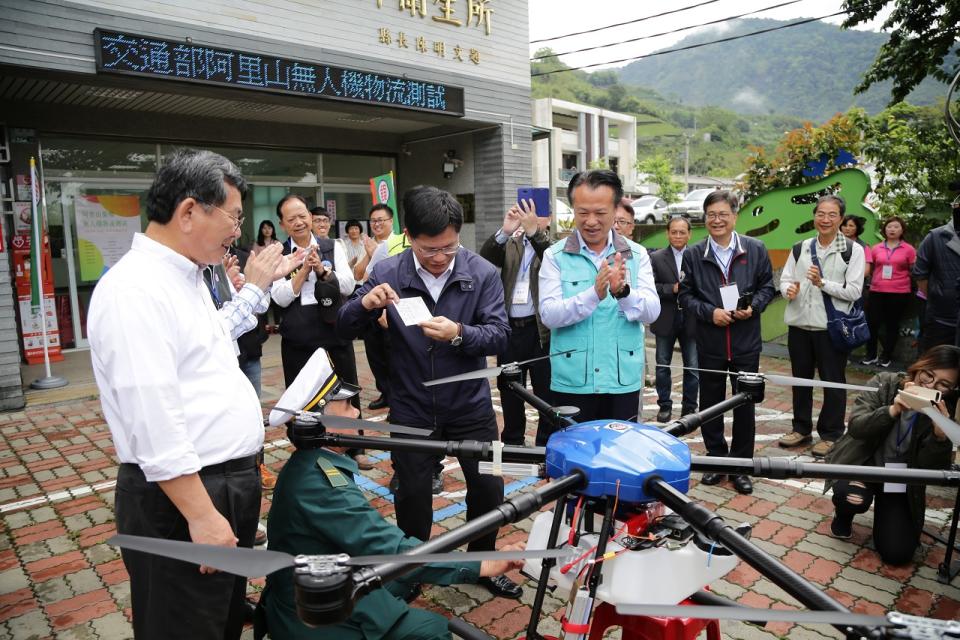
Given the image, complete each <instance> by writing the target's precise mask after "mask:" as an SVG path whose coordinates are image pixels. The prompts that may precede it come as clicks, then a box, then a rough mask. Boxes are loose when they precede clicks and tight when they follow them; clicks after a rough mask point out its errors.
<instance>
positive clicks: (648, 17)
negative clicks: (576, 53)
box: [530, 0, 719, 44]
mask: <svg viewBox="0 0 960 640" xmlns="http://www.w3.org/2000/svg"><path fill="white" fill-rule="evenodd" d="M714 2H719V0H707V1H706V2H701V3H699V4H692V5H690V6H689V7H681V8H679V9H672V10H670V11H664V12H663V13H657V14H655V15H652V16H646V17H644V18H637V19H636V20H628V21H626V22H618V23H616V24H608V25H607V26H605V27H597V28H596V29H587V30H586V31H576V32H574V33H565V34H563V35H562V36H553V37H552V38H542V39H540V40H531V41H530V44H539V43H541V42H549V41H550V40H559V39H561V38H569V37H571V36H581V35H583V34H585V33H596V32H597V31H603V30H604V29H612V28H613V27H622V26H624V25H627V24H636V23H637V22H643V21H644V20H652V19H654V18H661V17H663V16H669V15H670V14H672V13H680V12H681V11H687V10H689V9H696V8H697V7H702V6H704V5H708V4H713V3H714Z"/></svg>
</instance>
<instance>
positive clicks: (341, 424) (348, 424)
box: [322, 415, 433, 438]
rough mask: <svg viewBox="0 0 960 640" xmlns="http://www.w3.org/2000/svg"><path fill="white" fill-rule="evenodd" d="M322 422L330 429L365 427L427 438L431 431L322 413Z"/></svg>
mask: <svg viewBox="0 0 960 640" xmlns="http://www.w3.org/2000/svg"><path fill="white" fill-rule="evenodd" d="M322 420H323V424H324V425H326V426H328V427H330V428H331V429H358V430H359V429H366V430H369V431H383V432H384V433H402V434H405V435H408V436H420V437H423V438H427V437H429V436H430V434H431V433H433V432H432V431H430V430H429V429H417V428H416V427H404V426H403V425H399V424H390V423H389V422H373V421H372V420H360V419H358V418H346V417H344V416H331V415H324V416H323V418H322Z"/></svg>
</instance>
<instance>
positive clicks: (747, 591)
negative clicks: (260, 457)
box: [0, 347, 960, 640]
mask: <svg viewBox="0 0 960 640" xmlns="http://www.w3.org/2000/svg"><path fill="white" fill-rule="evenodd" d="M361 349H362V347H361ZM358 359H359V360H360V365H361V383H362V384H363V385H364V386H365V388H372V384H370V383H371V379H370V375H369V371H368V370H367V369H366V366H365V363H364V361H363V357H362V356H361V357H359V358H358ZM277 365H278V360H277V358H276V357H275V354H274V355H273V356H271V357H267V358H265V370H264V404H265V406H269V404H270V401H271V400H274V399H275V398H276V397H277V396H278V395H279V393H280V392H281V390H282V386H281V385H282V376H281V372H280V369H279V367H278V366H277ZM762 366H763V368H764V370H765V371H770V372H774V371H777V372H784V371H787V369H788V368H789V365H788V363H787V362H786V361H783V360H777V359H773V358H767V357H764V358H763V360H762ZM851 378H853V379H856V380H864V379H866V376H865V375H862V374H852V375H851ZM373 395H374V394H373V393H371V392H369V391H364V393H363V401H364V406H366V404H367V403H368V402H369V401H370V400H371V399H372V397H373ZM39 399H42V396H41V397H40V398H38V397H37V396H33V401H32V404H31V405H30V406H29V407H28V408H27V409H26V410H25V411H19V412H11V413H0V516H2V521H0V522H2V524H0V638H14V639H20V638H50V637H56V638H103V639H108V638H109V639H114V638H127V637H130V635H131V631H130V629H131V628H130V625H129V622H128V620H129V615H130V608H129V607H130V595H129V586H128V581H127V576H126V573H125V571H124V568H123V565H122V563H121V561H120V559H119V555H118V553H117V551H116V550H115V549H113V548H111V547H109V546H107V545H105V544H104V540H105V539H106V538H108V537H109V536H110V535H111V534H112V533H113V532H114V523H113V512H112V504H113V495H114V494H113V485H114V478H115V477H116V472H117V466H116V461H115V459H114V457H113V447H112V444H111V440H110V434H109V431H108V430H107V427H106V425H105V424H104V422H103V417H102V415H101V413H100V406H99V403H98V402H97V401H96V400H95V399H86V400H76V401H70V402H61V403H58V404H48V405H43V404H39V403H38V400H39ZM497 402H498V399H497V398H496V396H495V403H497ZM675 405H676V406H679V400H677V401H676V403H675ZM498 408H499V407H498ZM790 411H791V402H790V395H789V390H787V389H777V388H774V387H768V388H767V398H766V401H765V402H764V403H763V405H762V406H761V407H759V408H758V410H757V420H758V424H757V426H758V429H757V431H758V437H757V453H758V455H787V453H786V452H784V451H783V450H781V449H779V448H778V447H777V446H776V438H777V437H779V435H781V434H783V433H785V432H786V431H788V430H789V425H790V422H789V420H790ZM382 413H384V412H374V413H370V412H367V417H370V416H371V415H372V416H377V415H382ZM655 413H656V405H655V396H654V394H653V393H652V391H650V392H648V393H647V394H646V395H645V407H644V415H645V416H646V417H648V418H650V417H652V416H653V415H654V414H655ZM381 419H382V417H381ZM530 424H531V425H532V424H533V423H532V422H531V423H530ZM283 436H284V433H283V431H282V430H278V429H271V430H269V431H268V432H267V435H266V441H267V452H266V458H267V462H268V465H269V466H270V467H271V468H272V469H273V470H274V471H279V470H280V469H281V468H282V466H283V463H284V461H285V460H286V458H287V457H288V456H289V453H290V447H289V445H288V444H287V443H286V442H285V441H284V440H283ZM689 442H690V446H691V447H692V448H693V449H694V450H695V451H697V452H702V450H703V449H702V443H701V442H700V439H699V438H698V437H691V438H690V439H689ZM799 453H800V455H801V456H802V455H804V454H806V453H807V451H801V452H799ZM791 455H793V454H791ZM377 457H378V459H379V460H380V462H379V463H378V465H377V468H375V469H374V470H372V471H369V472H366V473H365V474H364V476H365V478H364V479H362V484H363V485H364V487H365V488H366V489H368V490H369V495H370V498H371V500H372V501H373V504H374V505H376V506H377V508H379V509H380V510H381V511H382V512H383V513H384V514H385V515H386V516H387V517H392V513H393V505H392V502H391V496H390V494H389V492H388V491H387V490H386V488H385V485H386V483H387V481H388V480H389V476H390V469H389V458H388V456H387V454H382V453H381V454H379V455H377ZM446 464H447V467H448V472H447V473H446V474H445V489H446V492H445V493H444V494H443V495H441V496H439V497H437V498H436V500H435V502H434V506H435V509H436V514H437V520H438V521H437V522H436V525H435V528H434V531H435V532H439V531H442V530H446V529H449V528H451V527H455V526H457V525H458V524H459V523H461V522H463V520H464V513H463V508H462V497H460V493H459V492H461V490H462V489H463V482H462V476H461V474H460V473H459V470H458V469H457V467H456V461H455V460H452V461H447V463H446ZM528 484H529V483H528V482H522V481H517V482H514V483H513V484H512V485H510V487H509V488H511V489H513V490H518V489H519V488H522V486H525V485H528ZM821 487H822V484H821V483H819V482H797V481H786V482H776V481H769V480H761V481H758V482H757V483H756V489H755V492H754V494H753V495H752V496H740V495H737V494H736V493H735V492H734V491H733V490H732V488H731V487H730V486H729V485H727V484H723V485H719V486H715V487H707V486H695V487H694V488H693V489H692V490H691V491H690V494H691V495H692V496H694V497H696V498H699V499H701V500H703V501H705V502H706V503H707V504H708V506H710V507H713V508H716V509H717V510H718V512H719V513H720V514H721V515H722V516H724V517H727V518H728V519H729V520H731V521H748V522H750V523H751V524H753V525H754V531H753V538H754V540H756V541H757V542H758V544H760V545H761V546H762V547H763V548H764V549H765V550H767V551H768V552H770V553H771V554H773V555H775V556H777V557H780V558H782V559H783V561H784V562H785V563H787V564H788V565H789V566H790V567H792V568H793V569H795V570H797V571H799V572H800V573H802V574H803V575H805V576H806V577H808V578H809V579H810V580H812V581H813V582H815V583H817V584H819V585H822V587H823V588H824V590H826V591H827V592H828V593H830V594H831V595H832V596H834V597H836V598H837V599H838V600H839V601H840V602H842V603H844V604H846V605H848V606H850V607H852V608H853V609H855V610H857V611H861V612H867V613H882V612H884V611H886V610H888V609H890V608H897V609H899V610H901V611H904V612H907V613H912V614H918V615H928V616H932V617H935V618H940V619H957V618H960V579H958V580H955V581H954V585H952V586H948V585H942V584H939V583H938V582H937V580H936V567H937V565H938V564H939V563H940V561H941V560H942V558H943V555H944V548H943V547H942V546H930V545H928V544H927V542H929V541H928V540H926V539H925V541H924V544H923V546H922V548H921V550H920V551H919V552H918V553H917V556H916V558H915V560H916V562H915V564H913V565H911V566H908V567H899V568H893V567H887V566H884V565H882V564H881V563H880V561H879V559H878V557H877V554H876V553H875V552H874V551H873V549H872V548H871V543H870V540H869V523H870V520H869V516H870V514H867V516H866V517H860V518H858V520H857V523H856V526H855V529H854V536H853V538H852V539H851V540H850V541H847V542H844V541H838V540H835V539H833V538H831V537H829V536H828V535H826V534H827V533H828V528H827V527H828V524H829V516H830V514H831V513H832V505H831V503H830V501H829V499H828V498H824V497H823V496H822V495H821V491H820V489H821ZM953 495H954V494H953V491H952V490H950V491H947V490H943V489H931V490H930V491H929V492H928V496H929V501H928V510H927V526H928V528H932V529H938V530H941V531H945V529H946V523H947V518H948V516H949V514H950V509H951V507H952V504H953ZM269 504H270V496H269V495H267V496H265V497H264V512H266V511H267V509H268V507H269ZM529 526H530V520H527V521H524V522H521V523H519V524H518V525H516V526H511V527H507V528H505V529H504V530H503V531H502V533H501V539H502V542H503V543H507V542H513V541H517V540H523V539H524V538H525V531H526V530H528V529H529ZM513 577H514V578H516V579H520V578H519V576H517V575H514V576H513ZM644 578H645V577H641V579H644ZM261 585H262V581H254V582H252V583H251V587H250V591H251V592H252V593H254V594H255V593H256V592H257V591H258V590H259V589H260V588H261ZM711 586H712V588H713V590H714V591H715V592H717V593H719V594H721V595H724V596H728V597H730V598H733V599H736V600H739V601H740V602H742V603H744V604H749V605H753V606H760V607H775V608H796V606H797V603H796V602H794V601H793V600H792V599H791V598H790V597H788V596H787V595H786V594H785V593H783V591H781V590H780V589H779V588H778V587H776V586H774V585H773V584H772V583H770V582H769V581H768V580H766V579H764V578H762V577H760V576H759V575H758V574H757V572H756V571H754V570H753V569H751V568H749V567H747V566H746V565H744V564H743V563H741V564H740V565H739V566H738V567H737V568H736V569H735V570H734V571H732V572H731V573H730V574H728V575H727V576H726V577H725V579H723V580H719V581H717V582H715V583H713V584H712V585H711ZM532 596H533V588H532V587H530V586H529V585H528V586H527V588H526V589H525V595H524V598H523V600H522V601H521V602H515V601H510V600H502V599H494V598H492V597H491V596H490V595H489V594H488V593H487V592H485V591H484V590H483V589H480V588H477V587H475V586H457V587H446V588H437V587H433V588H429V589H427V590H426V591H425V593H424V595H423V596H422V597H421V599H420V600H419V601H418V603H417V604H418V606H422V607H426V608H430V609H433V610H436V611H439V612H441V613H444V614H445V615H452V614H455V615H461V616H463V617H464V618H465V619H467V620H468V621H470V622H472V623H474V624H477V625H479V626H481V627H482V628H484V629H485V630H486V631H487V632H489V633H490V634H491V635H493V636H496V637H498V638H515V637H517V636H518V635H519V634H520V633H521V630H522V629H523V628H524V627H525V625H526V622H527V617H528V612H529V603H530V602H531V600H532ZM560 611H561V601H560V600H559V599H557V598H555V597H553V596H552V595H548V598H547V603H546V611H545V613H546V617H545V619H544V620H543V621H542V622H541V625H540V631H541V632H542V633H554V634H555V633H556V632H557V631H558V629H559V622H558V619H559V616H560ZM722 629H723V632H724V635H725V637H730V638H744V639H750V640H753V639H759V638H774V637H778V636H779V637H787V636H789V637H791V638H820V637H839V634H837V633H836V632H835V631H832V630H831V629H829V628H824V627H819V626H817V627H809V628H807V627H801V626H796V625H790V624H783V623H778V624H769V625H767V626H766V627H756V626H751V625H746V624H741V623H735V622H724V623H723V624H722ZM617 635H618V632H617ZM175 636H176V633H175V630H173V629H172V630H171V637H175ZM245 637H251V633H250V631H249V630H247V632H246V633H245Z"/></svg>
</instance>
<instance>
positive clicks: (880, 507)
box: [833, 480, 922, 565]
mask: <svg viewBox="0 0 960 640" xmlns="http://www.w3.org/2000/svg"><path fill="white" fill-rule="evenodd" d="M860 484H864V486H859V485H860ZM882 489H883V487H882V485H875V484H865V483H851V482H850V481H848V480H837V482H836V484H834V485H833V505H834V507H835V508H836V516H835V517H836V518H837V520H838V521H839V522H841V523H843V524H844V525H846V526H849V525H850V523H851V522H852V521H853V516H855V515H857V514H858V513H866V512H867V509H869V508H870V503H871V502H873V501H875V502H876V504H874V505H873V544H874V546H875V547H876V548H877V553H878V554H880V559H881V560H883V562H884V564H890V565H904V564H908V563H909V562H910V561H911V560H913V554H914V552H915V551H916V550H917V547H918V546H919V545H920V530H921V529H922V527H918V526H917V525H916V523H915V522H914V520H913V516H912V515H910V502H909V499H908V498H907V494H906V493H884V492H883V491H882ZM851 499H852V501H851Z"/></svg>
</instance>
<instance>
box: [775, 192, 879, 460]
mask: <svg viewBox="0 0 960 640" xmlns="http://www.w3.org/2000/svg"><path fill="white" fill-rule="evenodd" d="M845 210H846V204H845V203H844V201H843V198H841V197H840V196H837V195H825V196H821V197H820V199H819V200H817V204H816V206H815V207H814V209H813V224H814V227H815V228H816V230H817V237H816V238H811V239H810V240H804V241H802V242H799V243H797V246H794V248H793V251H791V252H790V255H789V256H788V257H787V263H786V265H784V267H783V273H782V274H781V276H780V293H781V294H782V295H783V297H784V298H786V300H787V309H786V311H785V312H784V317H783V319H784V322H785V323H786V324H787V326H788V327H789V333H788V335H787V345H788V348H789V350H790V364H791V367H792V369H793V375H795V376H797V377H801V378H812V377H813V374H814V370H817V371H818V372H819V374H820V379H821V380H823V381H825V382H845V381H846V376H845V368H846V363H847V354H846V352H844V351H840V350H838V349H837V348H836V347H835V346H834V345H833V343H832V342H831V341H830V336H829V334H828V333H827V311H826V308H825V306H824V303H823V297H824V296H830V298H831V299H832V301H833V305H834V307H836V309H837V311H841V312H844V313H846V312H848V311H849V310H850V307H851V306H852V305H853V303H854V302H855V301H856V300H858V299H859V298H860V295H861V293H862V290H863V268H864V254H863V248H862V247H861V246H860V245H858V244H856V243H855V242H852V241H850V240H849V239H847V238H846V237H845V236H844V235H843V234H842V233H839V231H840V221H841V220H842V219H843V214H844V211H845ZM814 250H815V251H816V256H817V260H818V261H819V263H820V267H819V268H817V267H816V266H814V264H813V257H812V252H813V251H814ZM846 402H847V394H846V391H843V390H842V389H824V390H823V408H822V409H821V411H820V416H819V417H818V418H817V434H818V435H819V436H820V442H818V443H817V444H816V445H815V446H814V447H813V451H812V453H813V455H814V456H817V457H823V456H825V455H827V453H829V451H830V449H831V448H832V447H833V443H834V442H836V441H837V440H838V439H839V438H840V436H842V435H843V431H844V414H845V412H846ZM812 414H813V389H811V388H810V387H794V388H793V431H792V432H791V433H788V434H787V435H785V436H783V437H782V438H780V446H782V447H796V446H799V445H802V444H806V443H808V442H810V441H811V440H812V436H811V433H812V431H813V417H812Z"/></svg>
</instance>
